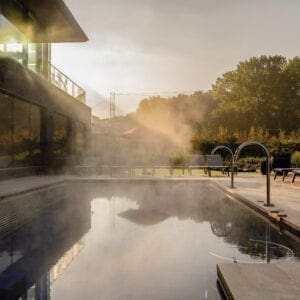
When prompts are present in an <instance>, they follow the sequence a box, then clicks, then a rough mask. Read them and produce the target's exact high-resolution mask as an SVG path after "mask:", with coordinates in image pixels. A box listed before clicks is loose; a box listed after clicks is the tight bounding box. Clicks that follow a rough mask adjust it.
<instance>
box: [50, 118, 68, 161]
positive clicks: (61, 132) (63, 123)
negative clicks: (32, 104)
mask: <svg viewBox="0 0 300 300" xmlns="http://www.w3.org/2000/svg"><path fill="white" fill-rule="evenodd" d="M53 153H54V154H56V155H65V154H67V153H68V139H67V118H66V117H65V116H63V115H59V114H54V115H53Z"/></svg>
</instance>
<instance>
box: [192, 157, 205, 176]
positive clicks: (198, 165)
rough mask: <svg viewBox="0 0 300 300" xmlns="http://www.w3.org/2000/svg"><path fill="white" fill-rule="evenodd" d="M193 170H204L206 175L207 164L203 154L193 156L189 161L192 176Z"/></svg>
mask: <svg viewBox="0 0 300 300" xmlns="http://www.w3.org/2000/svg"><path fill="white" fill-rule="evenodd" d="M193 169H203V170H204V172H205V173H206V170H207V164H206V160H205V156H204V155H202V154H195V155H191V156H190V159H189V173H190V176H191V175H192V170H193Z"/></svg>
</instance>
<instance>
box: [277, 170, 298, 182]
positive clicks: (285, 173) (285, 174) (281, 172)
mask: <svg viewBox="0 0 300 300" xmlns="http://www.w3.org/2000/svg"><path fill="white" fill-rule="evenodd" d="M299 170H300V169H298V168H275V169H274V170H273V171H274V180H275V179H276V178H277V176H279V175H282V181H284V179H285V178H286V176H287V175H288V174H289V173H290V172H293V171H296V172H297V171H299ZM296 176H297V175H296Z"/></svg>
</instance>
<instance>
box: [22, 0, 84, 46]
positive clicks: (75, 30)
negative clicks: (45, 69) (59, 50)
mask: <svg viewBox="0 0 300 300" xmlns="http://www.w3.org/2000/svg"><path fill="white" fill-rule="evenodd" d="M21 2H22V3H23V4H24V5H25V6H26V7H27V8H28V9H29V10H30V12H31V13H32V14H33V16H34V17H35V18H36V20H37V21H38V24H40V25H41V27H42V28H43V29H44V30H41V31H40V32H39V34H37V35H34V37H33V38H32V40H33V41H34V42H44V43H61V42H86V41H87V40H88V37H87V36H86V34H85V33H84V31H83V30H82V28H81V27H80V26H79V24H78V23H77V21H76V19H75V18H74V16H73V15H72V13H71V12H70V10H69V9H68V7H67V6H66V4H65V3H64V2H63V1H62V0H43V1H41V0H21Z"/></svg>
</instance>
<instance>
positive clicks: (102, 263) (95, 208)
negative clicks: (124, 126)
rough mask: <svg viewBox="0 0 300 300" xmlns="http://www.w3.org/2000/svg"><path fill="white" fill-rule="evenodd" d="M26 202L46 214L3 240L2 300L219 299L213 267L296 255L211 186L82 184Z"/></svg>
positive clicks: (285, 239)
mask: <svg viewBox="0 0 300 300" xmlns="http://www.w3.org/2000/svg"><path fill="white" fill-rule="evenodd" d="M25 198H26V199H27V200H26V202H27V203H29V202H30V199H37V198H39V199H42V200H43V201H47V203H49V205H47V209H46V210H43V213H41V211H40V210H37V211H38V212H39V213H38V214H36V215H35V217H34V218H31V219H30V221H28V220H29V218H27V219H26V222H23V224H21V223H20V222H19V223H17V224H19V225H18V226H12V229H13V231H12V232H10V233H8V234H6V235H5V236H4V237H3V238H2V239H1V240H0V272H1V273H0V296H1V297H0V298H1V299H50V298H51V299H59V300H61V299H105V300H110V299H122V300H123V299H126V300H127V299H128V300H129V299H130V300H134V299H144V300H146V299H221V296H220V293H219V291H218V288H217V284H216V279H217V276H216V264H217V263H221V262H228V263H234V262H237V263H240V262H250V263H252V262H256V263H284V262H286V261H289V262H290V261H297V260H298V257H299V253H300V247H299V242H298V241H297V240H295V239H293V238H292V237H291V236H290V235H286V234H284V233H280V232H279V231H278V229H277V228H276V227H274V226H273V225H271V224H270V223H269V222H267V221H266V220H265V219H263V218H262V217H260V216H259V215H257V214H256V213H254V212H252V211H251V210H250V209H248V208H247V207H245V206H243V205H242V204H240V203H238V202H237V201H235V200H233V199H230V198H228V197H227V196H226V195H225V194H224V193H223V192H222V191H220V190H218V189H216V188H215V187H214V186H213V185H212V184H210V183H208V182H187V181H151V182H150V181H149V182H145V181H140V182H135V183H134V182H132V183H129V182H127V183H124V182H117V181H116V182H102V183H76V184H67V185H65V186H63V187H62V186H60V187H58V188H57V189H56V190H53V189H52V192H49V190H48V191H40V192H36V193H32V194H30V195H28V196H26V197H23V198H22V199H25ZM18 199H19V200H18V201H20V197H19V198H18ZM28 199H29V200H28ZM10 201H11V202H13V201H14V200H13V199H11V200H10ZM51 203H52V204H53V205H50V204H51ZM6 205H7V204H6ZM13 207H14V210H16V206H13ZM29 208H30V210H31V211H32V207H31V206H30V205H29ZM6 209H7V210H9V211H10V212H11V211H12V208H11V207H7V206H6ZM14 215H18V214H14ZM19 215H20V216H21V215H24V213H21V214H20V213H19ZM19 215H18V216H19ZM20 216H19V217H18V218H21V217H20ZM3 235H4V234H3Z"/></svg>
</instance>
